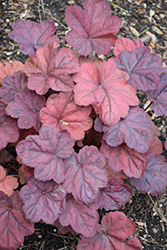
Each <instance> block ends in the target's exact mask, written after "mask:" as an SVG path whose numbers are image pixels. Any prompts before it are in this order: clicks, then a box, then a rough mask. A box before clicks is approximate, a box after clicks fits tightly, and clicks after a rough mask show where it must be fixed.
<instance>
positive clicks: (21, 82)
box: [0, 71, 28, 103]
mask: <svg viewBox="0 0 167 250" xmlns="http://www.w3.org/2000/svg"><path fill="white" fill-rule="evenodd" d="M27 83H28V77H27V75H26V74H25V73H23V72H21V71H18V72H14V74H13V75H8V76H6V77H5V78H4V79H3V81H2V86H3V88H0V97H1V98H2V99H4V101H5V102H6V103H9V102H11V101H14V95H15V94H16V93H20V92H25V93H27V92H28V86H27Z"/></svg>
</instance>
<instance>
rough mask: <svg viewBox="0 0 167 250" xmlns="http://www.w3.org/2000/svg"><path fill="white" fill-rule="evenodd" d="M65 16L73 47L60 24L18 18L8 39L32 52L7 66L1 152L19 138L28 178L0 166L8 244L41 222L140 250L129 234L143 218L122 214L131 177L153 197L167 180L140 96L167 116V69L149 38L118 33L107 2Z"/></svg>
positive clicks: (89, 241) (0, 217) (101, 243)
mask: <svg viewBox="0 0 167 250" xmlns="http://www.w3.org/2000/svg"><path fill="white" fill-rule="evenodd" d="M66 21H67V24H68V26H69V27H70V31H69V32H68V33H67V34H66V36H65V39H66V41H67V42H68V44H69V45H71V46H72V47H73V48H74V49H69V48H59V38H58V37H56V35H54V33H55V25H54V23H53V21H50V20H48V21H47V20H44V21H42V22H41V23H40V24H38V23H35V22H28V21H23V20H18V21H16V22H15V23H14V24H13V25H12V27H13V29H14V30H13V31H12V32H11V33H10V34H9V37H10V38H11V39H13V40H14V41H15V42H19V43H20V44H21V45H20V51H21V52H22V53H24V54H26V55H29V58H28V60H27V62H26V63H25V64H22V63H21V62H18V61H14V62H13V63H8V62H6V63H5V64H4V65H3V64H2V63H1V64H0V77H1V84H2V85H1V88H0V98H1V99H0V138H1V139H0V149H3V148H5V147H6V146H7V144H8V143H12V142H15V145H16V152H17V155H18V156H17V161H18V162H19V163H20V165H21V168H20V169H19V173H20V183H21V184H22V185H21V184H20V187H21V188H17V187H18V182H17V179H16V178H15V177H13V176H9V175H7V176H6V174H7V173H6V171H5V169H4V168H3V167H2V166H0V191H1V192H0V249H1V250H6V249H10V250H15V249H16V248H17V247H19V246H20V245H21V244H22V243H23V241H24V236H27V235H30V234H32V233H33V231H34V223H36V222H39V221H41V220H42V221H44V222H45V223H49V224H52V223H53V224H54V225H57V226H58V227H59V230H60V231H61V232H62V233H67V232H68V231H70V232H71V233H75V232H76V233H79V234H80V238H81V240H80V242H79V245H78V250H84V249H86V250H101V249H103V250H109V249H111V250H114V249H115V250H116V249H120V250H141V249H142V246H141V244H140V242H139V240H138V239H137V238H135V237H130V239H129V240H127V237H129V236H132V235H133V234H134V232H135V229H136V227H135V223H134V222H133V221H132V220H130V219H128V218H126V216H125V215H124V214H123V213H122V212H119V211H115V212H113V210H117V209H120V208H123V207H124V205H125V203H126V202H128V201H129V200H130V198H131V195H132V190H131V188H130V183H131V185H133V186H135V187H136V188H137V190H139V191H140V192H142V193H145V192H150V193H151V194H152V195H160V194H162V193H163V192H164V190H165V188H166V186H167V163H166V162H165V159H164V156H162V155H161V153H162V144H161V142H160V141H159V139H158V136H159V135H160V132H159V130H158V129H157V127H156V126H155V125H154V123H153V121H152V120H151V119H150V117H149V116H148V114H147V113H146V112H145V110H143V109H141V108H140V107H139V100H138V97H137V95H136V90H138V89H140V90H143V91H144V92H145V93H146V94H147V96H148V99H149V100H150V106H151V107H152V108H153V109H154V110H155V113H156V114H157V115H162V114H165V115H166V114H167V109H166V107H167V73H166V72H167V69H166V68H164V67H163V66H162V60H161V58H160V57H159V56H158V55H156V54H152V53H151V50H150V48H149V47H146V46H144V44H143V43H142V42H141V41H140V39H137V40H136V43H134V42H133V41H131V40H130V39H128V38H118V37H117V36H116V34H117V33H118V31H119V28H120V25H121V20H120V18H118V17H116V16H111V8H110V5H109V3H107V2H106V1H105V0H98V1H97V0H84V2H83V9H82V8H81V7H78V6H70V7H68V8H67V9H66ZM111 47H113V52H114V55H115V56H114V57H112V58H110V59H108V61H103V60H102V59H100V58H99V56H98V55H101V54H103V55H106V54H108V53H110V50H111ZM92 51H94V52H95V53H94V55H93V54H91V53H92ZM23 177H24V178H23ZM25 182H26V183H25ZM24 183H25V185H24ZM127 183H129V184H127ZM16 188H17V190H16V191H14V192H13V189H16ZM101 207H103V208H104V209H105V210H106V215H104V217H103V218H102V220H101V221H100V220H99V213H98V211H97V209H99V208H101Z"/></svg>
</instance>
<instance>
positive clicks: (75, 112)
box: [40, 92, 93, 140]
mask: <svg viewBox="0 0 167 250" xmlns="http://www.w3.org/2000/svg"><path fill="white" fill-rule="evenodd" d="M91 110H92V109H91V106H89V107H79V106H77V105H76V104H75V103H74V101H73V94H72V93H63V92H61V93H59V95H57V94H52V95H50V96H49V98H48V99H47V102H46V107H45V108H42V109H41V111H40V120H41V122H42V124H43V126H47V125H49V126H54V127H56V128H57V129H58V130H67V131H68V132H69V133H70V135H71V138H73V139H74V140H81V139H83V138H84V136H85V132H84V131H86V130H88V129H90V128H91V127H92V124H93V121H92V119H91V118H90V117H89V114H90V113H91Z"/></svg>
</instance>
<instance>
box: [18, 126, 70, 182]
mask: <svg viewBox="0 0 167 250" xmlns="http://www.w3.org/2000/svg"><path fill="white" fill-rule="evenodd" d="M73 145H74V140H73V139H71V138H70V135H69V134H68V132H66V131H58V130H57V129H56V128H54V127H52V126H45V127H42V128H41V129H40V131H39V135H29V136H27V137H26V139H25V140H22V141H21V142H19V144H18V145H17V146H16V151H17V154H18V156H19V157H21V159H22V162H23V164H25V165H27V166H29V167H32V168H35V169H34V176H35V178H36V179H38V180H43V181H47V180H51V179H53V180H54V181H55V182H57V183H61V182H62V181H64V174H65V170H64V163H63V159H64V158H68V157H69V156H70V155H71V154H72V152H73Z"/></svg>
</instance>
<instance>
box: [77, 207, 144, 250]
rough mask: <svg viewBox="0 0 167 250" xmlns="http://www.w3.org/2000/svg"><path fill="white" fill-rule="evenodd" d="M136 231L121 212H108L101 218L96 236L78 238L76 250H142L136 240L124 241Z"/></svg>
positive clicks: (132, 223)
mask: <svg viewBox="0 0 167 250" xmlns="http://www.w3.org/2000/svg"><path fill="white" fill-rule="evenodd" d="M135 230H136V226H135V223H134V222H133V221H132V220H130V219H128V218H126V216H125V214H123V213H122V212H118V211H116V212H110V213H108V214H106V215H105V216H103V219H102V222H101V225H99V227H98V230H97V232H96V234H95V235H94V236H93V237H89V238H88V237H84V236H82V235H81V236H80V237H81V240H80V242H79V244H78V250H99V249H103V250H109V249H112V250H117V249H121V250H142V245H141V244H140V242H139V240H138V239H137V238H135V237H134V238H132V239H130V240H128V241H125V240H126V238H127V237H128V236H130V235H132V234H133V233H134V232H135Z"/></svg>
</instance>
